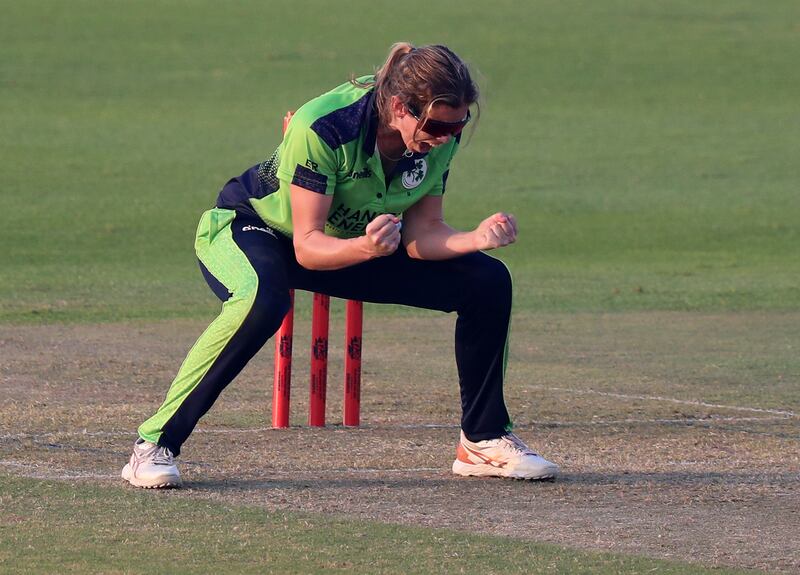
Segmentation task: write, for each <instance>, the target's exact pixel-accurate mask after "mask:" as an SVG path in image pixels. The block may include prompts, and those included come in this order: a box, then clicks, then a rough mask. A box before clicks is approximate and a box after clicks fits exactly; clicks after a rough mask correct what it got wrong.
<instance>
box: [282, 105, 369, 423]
mask: <svg viewBox="0 0 800 575" xmlns="http://www.w3.org/2000/svg"><path fill="white" fill-rule="evenodd" d="M292 115H293V112H291V111H289V112H286V116H284V118H283V131H284V132H286V128H287V127H288V126H289V121H290V120H291V119H292ZM289 296H290V306H289V311H288V312H287V313H286V316H285V317H284V318H283V323H281V327H280V328H279V329H278V332H277V333H276V334H275V380H274V382H273V389H272V427H289V400H290V396H291V381H292V338H293V335H294V290H289ZM346 309H347V311H346V317H347V319H346V326H345V339H346V342H345V344H346V347H347V349H346V352H345V386H344V424H345V425H348V426H357V425H358V424H359V411H360V404H361V331H362V323H363V321H362V320H363V304H362V303H361V302H360V301H348V302H347V308H346ZM329 323H330V297H329V296H327V295H323V294H318V293H315V294H314V308H313V312H312V316H311V383H310V393H309V405H308V424H309V425H312V426H315V427H318V426H324V425H325V398H326V394H327V387H328V326H329Z"/></svg>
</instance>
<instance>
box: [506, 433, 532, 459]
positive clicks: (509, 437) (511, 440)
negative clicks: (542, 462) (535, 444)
mask: <svg viewBox="0 0 800 575" xmlns="http://www.w3.org/2000/svg"><path fill="white" fill-rule="evenodd" d="M500 439H502V440H503V441H505V442H506V443H507V444H508V445H509V446H510V447H511V448H512V449H513V450H514V451H518V452H519V453H521V454H523V455H537V456H538V455H539V454H538V453H536V452H535V451H534V450H533V449H531V448H530V447H528V446H527V445H525V442H524V441H522V440H521V439H520V438H519V437H517V436H516V435H515V434H513V433H508V434H506V435H504V436H503V437H501V438H500Z"/></svg>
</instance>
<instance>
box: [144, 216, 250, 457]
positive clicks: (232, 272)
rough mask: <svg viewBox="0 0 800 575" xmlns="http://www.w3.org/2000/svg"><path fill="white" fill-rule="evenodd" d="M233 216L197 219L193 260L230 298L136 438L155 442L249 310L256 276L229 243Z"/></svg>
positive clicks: (235, 248) (245, 259)
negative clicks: (195, 257)
mask: <svg viewBox="0 0 800 575" xmlns="http://www.w3.org/2000/svg"><path fill="white" fill-rule="evenodd" d="M235 215H236V212H234V211H233V210H224V209H220V208H214V209H212V210H208V211H207V212H205V213H204V214H203V216H202V218H200V224H199V225H198V227H197V236H196V238H195V251H196V253H197V257H198V258H199V259H200V261H201V262H203V265H204V266H206V268H207V269H208V271H210V272H211V273H212V274H213V275H214V277H216V278H217V279H218V280H219V281H220V282H221V283H222V285H224V286H225V287H226V288H227V289H228V290H229V291H230V292H232V293H233V295H232V296H231V298H230V299H228V300H227V301H226V302H225V303H223V304H222V312H221V313H220V314H219V315H218V316H217V317H216V319H214V321H213V322H211V325H209V326H208V328H207V329H206V330H205V331H204V332H203V334H202V335H201V336H200V338H199V339H198V340H197V342H195V344H194V346H192V349H191V350H190V351H189V354H188V355H187V356H186V359H185V360H184V361H183V364H182V365H181V367H180V369H179V370H178V374H177V375H176V376H175V379H174V380H173V381H172V385H170V388H169V390H168V391H167V397H166V399H165V400H164V403H162V404H161V407H159V408H158V411H157V412H156V413H155V414H154V415H153V416H152V417H150V418H149V419H148V420H147V421H145V422H144V423H142V424H141V425H140V426H139V430H138V431H139V437H141V438H142V439H144V440H146V441H150V442H152V443H158V440H159V438H160V437H161V433H162V431H161V430H162V428H163V427H164V425H165V424H166V423H167V421H169V419H170V418H171V417H172V416H173V415H174V414H175V412H176V411H177V410H178V408H179V407H180V406H181V404H182V403H183V402H184V401H185V400H186V398H187V397H188V396H189V395H190V394H191V393H192V391H193V390H194V389H195V388H196V387H197V385H198V384H199V383H200V381H201V380H202V379H203V376H205V374H206V373H207V372H208V370H209V369H211V366H212V365H213V364H214V362H215V361H216V360H217V358H218V357H219V356H220V354H221V353H222V350H223V349H225V346H226V345H227V344H228V342H229V341H230V340H231V338H232V337H233V336H234V334H235V333H236V332H237V330H238V329H239V328H240V327H241V325H242V323H243V322H244V320H245V318H246V317H247V315H248V313H250V309H251V308H252V306H253V301H254V300H255V297H256V293H257V291H258V275H257V274H256V272H255V270H254V269H253V266H252V265H250V261H249V260H248V259H247V257H246V256H245V254H244V252H243V251H242V250H240V249H239V246H237V245H236V242H234V241H233V233H232V231H231V226H230V225H231V222H232V221H233V219H234V217H235Z"/></svg>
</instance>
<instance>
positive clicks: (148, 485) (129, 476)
mask: <svg viewBox="0 0 800 575" xmlns="http://www.w3.org/2000/svg"><path fill="white" fill-rule="evenodd" d="M121 476H122V479H124V480H125V481H127V482H128V483H130V484H131V485H133V486H134V487H141V488H142V489H177V488H179V487H181V486H182V485H183V482H182V481H181V478H180V477H175V476H174V475H164V476H162V477H156V478H154V479H150V480H146V479H139V478H138V477H135V476H134V475H133V473H132V472H131V466H130V465H128V464H126V465H125V467H123V468H122V474H121Z"/></svg>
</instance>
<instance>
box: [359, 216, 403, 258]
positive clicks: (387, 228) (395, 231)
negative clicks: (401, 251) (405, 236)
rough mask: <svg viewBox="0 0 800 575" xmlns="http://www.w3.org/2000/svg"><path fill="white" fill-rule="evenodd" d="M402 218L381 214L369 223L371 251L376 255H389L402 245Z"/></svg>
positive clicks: (368, 232) (367, 234)
mask: <svg viewBox="0 0 800 575" xmlns="http://www.w3.org/2000/svg"><path fill="white" fill-rule="evenodd" d="M400 226H401V223H400V218H398V217H397V216H393V215H392V214H381V215H380V216H378V217H377V218H375V219H374V220H372V221H371V222H370V223H369V224H367V229H366V236H365V237H366V238H367V244H368V246H369V247H368V249H369V251H370V252H371V253H372V254H373V255H374V256H375V257H380V256H388V255H390V254H393V253H394V252H395V250H397V246H399V245H400Z"/></svg>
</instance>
